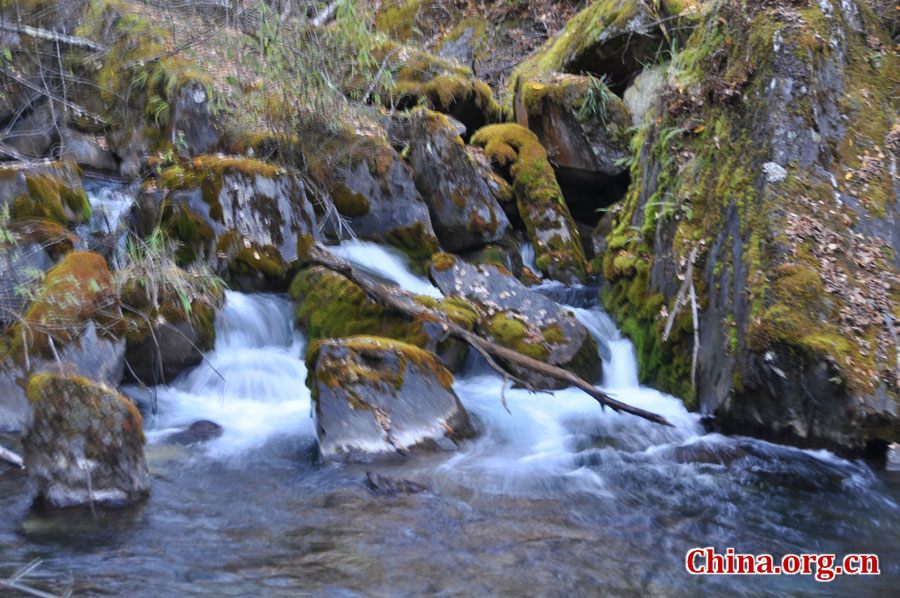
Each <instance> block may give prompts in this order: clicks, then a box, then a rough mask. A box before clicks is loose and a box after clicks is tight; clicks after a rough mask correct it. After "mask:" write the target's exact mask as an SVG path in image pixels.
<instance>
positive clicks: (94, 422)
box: [22, 374, 150, 508]
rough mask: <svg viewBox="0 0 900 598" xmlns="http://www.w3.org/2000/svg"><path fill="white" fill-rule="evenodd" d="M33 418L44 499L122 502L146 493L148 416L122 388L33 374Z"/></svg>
mask: <svg viewBox="0 0 900 598" xmlns="http://www.w3.org/2000/svg"><path fill="white" fill-rule="evenodd" d="M27 395H28V400H29V401H30V403H31V405H32V408H33V410H34V421H33V422H32V423H31V425H30V426H29V428H28V431H27V433H26V434H25V436H24V437H23V439H22V445H23V447H24V449H25V465H26V469H27V471H28V475H29V476H30V477H31V479H32V480H33V481H34V482H35V484H36V486H37V500H38V501H39V502H43V503H45V504H48V505H50V506H53V507H57V508H66V507H74V506H82V505H89V504H90V505H101V506H110V507H122V506H126V505H129V504H132V503H134V502H136V501H139V500H141V499H142V498H144V497H146V496H147V495H148V494H149V492H150V473H149V470H148V468H147V463H146V461H145V460H144V442H145V440H144V432H143V430H142V425H143V419H142V418H141V414H140V413H139V412H138V410H137V408H136V407H135V406H134V405H133V404H132V403H131V401H129V400H128V399H126V398H125V397H123V396H122V395H120V394H118V393H117V392H116V391H115V390H113V389H111V388H109V387H108V386H104V385H101V384H96V383H93V382H90V381H88V380H85V379H83V378H74V377H64V376H58V375H53V374H41V375H36V376H32V378H31V379H30V380H29V382H28V391H27Z"/></svg>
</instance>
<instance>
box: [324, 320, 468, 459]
mask: <svg viewBox="0 0 900 598" xmlns="http://www.w3.org/2000/svg"><path fill="white" fill-rule="evenodd" d="M307 363H308V365H309V376H308V379H307V385H308V386H309V387H310V389H311V390H312V395H313V400H314V401H315V413H316V431H317V433H318V436H319V450H320V453H321V455H322V458H323V459H324V460H326V461H333V460H346V459H358V458H365V457H371V456H375V455H391V454H396V453H400V454H406V453H407V452H408V451H410V450H413V449H423V448H432V449H433V448H438V449H444V450H448V449H454V448H455V447H456V445H457V444H458V443H459V442H460V441H462V440H463V439H465V438H469V437H471V436H474V435H475V432H474V429H473V428H472V425H471V423H470V422H469V417H468V414H467V413H466V411H465V409H464V408H463V406H462V404H461V403H460V402H459V399H458V398H457V397H456V394H455V393H454V392H453V389H452V387H451V384H452V382H453V376H452V375H451V374H450V372H448V371H447V370H446V369H445V368H444V366H443V365H442V364H441V362H440V360H439V359H438V358H437V357H436V356H435V355H434V354H432V353H429V352H427V351H423V350H422V349H420V348H418V347H415V346H413V345H408V344H405V343H402V342H399V341H396V340H392V339H387V338H378V337H366V336H355V337H350V338H344V339H333V340H325V341H318V342H316V343H314V344H313V345H312V346H311V347H310V349H309V351H308V353H307Z"/></svg>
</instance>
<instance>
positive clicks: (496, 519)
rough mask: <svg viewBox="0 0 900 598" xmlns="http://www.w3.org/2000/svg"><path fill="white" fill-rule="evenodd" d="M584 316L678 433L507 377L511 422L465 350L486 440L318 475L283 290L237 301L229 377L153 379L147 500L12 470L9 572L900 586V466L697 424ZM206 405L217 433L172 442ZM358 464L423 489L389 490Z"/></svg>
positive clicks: (107, 588) (191, 590) (766, 592)
mask: <svg viewBox="0 0 900 598" xmlns="http://www.w3.org/2000/svg"><path fill="white" fill-rule="evenodd" d="M338 252H339V253H340V254H341V255H343V256H344V257H346V258H347V259H350V260H352V261H354V262H355V263H357V264H358V265H359V266H360V267H362V268H365V269H366V270H367V271H369V272H372V273H374V274H376V275H378V276H380V277H381V278H382V279H385V280H389V281H394V282H396V283H397V284H400V285H401V286H403V287H405V288H409V289H411V290H414V291H415V292H417V293H426V294H434V293H435V292H437V289H435V288H434V287H432V286H431V285H430V283H429V282H428V281H427V280H425V279H423V278H421V277H418V276H416V275H414V274H413V273H411V272H409V271H408V270H407V269H406V266H405V264H404V263H403V261H402V259H400V258H399V257H398V256H397V255H395V254H393V253H391V252H389V251H388V250H385V249H383V248H380V247H378V246H375V245H371V244H367V243H361V242H355V243H345V244H344V245H343V246H342V247H341V248H339V249H338ZM576 291H577V289H576ZM547 292H548V294H550V295H553V296H554V297H555V296H557V295H558V294H559V293H558V289H557V290H556V291H554V289H553V288H552V287H551V285H548V289H547ZM438 295H439V292H438ZM564 296H566V297H569V296H571V297H574V298H584V297H591V296H596V293H591V292H573V293H569V294H567V295H566V294H564ZM571 309H572V310H573V311H574V312H575V313H576V315H577V317H578V319H579V320H580V321H581V322H582V323H583V324H584V325H585V326H586V327H587V328H588V329H589V330H590V332H591V334H593V335H594V336H595V338H596V339H597V340H598V343H599V344H600V345H601V348H602V353H601V355H602V356H603V357H604V371H605V379H604V380H603V384H602V388H603V389H605V390H607V391H608V392H610V393H611V394H614V395H615V396H616V397H617V398H618V399H620V400H622V401H625V402H627V403H630V404H633V405H636V406H639V407H642V408H644V409H648V410H651V411H655V412H657V413H661V414H662V415H664V416H665V417H667V418H668V419H669V421H671V422H673V424H674V427H673V428H664V427H661V426H658V425H654V424H651V423H649V422H646V421H644V420H641V419H638V418H636V417H632V416H627V415H618V414H615V413H612V412H610V411H608V410H607V411H604V410H602V409H601V408H600V406H599V405H598V404H597V403H596V402H595V401H594V400H593V399H592V398H590V397H589V396H587V395H585V394H583V393H581V392H580V391H577V390H573V389H566V390H560V391H556V392H554V393H552V395H551V394H548V393H542V394H530V393H528V392H526V391H523V390H517V389H512V390H507V391H506V400H507V403H508V405H509V410H510V412H511V413H507V411H506V410H505V409H504V407H503V405H502V404H501V401H500V393H501V383H502V381H501V379H500V378H499V377H498V376H497V375H496V374H495V373H493V372H492V371H491V370H489V369H487V368H486V366H485V365H484V364H483V363H482V362H480V361H479V360H478V359H476V358H474V357H471V356H470V358H469V361H468V362H467V363H466V366H465V368H464V370H463V372H461V373H460V374H458V375H457V376H456V382H455V384H454V388H455V390H456V392H457V394H458V395H459V397H460V399H461V401H462V402H463V404H464V405H465V407H466V408H467V409H468V411H469V413H470V414H471V415H472V416H473V418H474V419H475V421H476V422H477V426H478V429H479V435H478V437H477V438H475V439H473V440H470V441H467V442H465V443H464V444H463V446H462V449H461V450H460V451H458V452H456V453H439V454H426V455H419V456H416V457H415V458H411V459H408V460H406V461H391V462H389V463H379V464H368V465H363V464H347V465H327V466H323V465H321V464H319V463H318V462H317V455H316V437H315V428H314V425H313V421H312V419H311V417H310V414H311V400H310V394H309V390H308V389H307V387H306V385H305V384H304V381H305V378H306V367H305V365H304V362H303V355H304V348H305V339H304V338H303V337H302V335H301V334H300V333H299V332H297V331H296V330H294V329H293V327H292V308H291V305H290V303H289V302H288V301H287V299H286V298H284V297H282V296H278V295H266V294H242V293H236V292H231V291H229V292H228V293H227V303H226V306H225V308H224V309H223V311H222V312H221V314H220V316H219V318H218V321H217V332H218V336H217V340H216V346H215V349H214V350H213V351H211V352H210V353H209V354H208V355H207V359H208V360H209V363H210V364H211V365H212V366H213V367H215V370H216V371H218V372H219V373H221V377H220V376H219V374H218V373H217V372H216V371H214V370H213V369H212V368H211V367H209V366H208V365H206V364H201V365H199V366H197V367H196V368H194V369H193V370H190V371H188V372H185V373H183V374H182V375H181V376H180V377H179V378H177V379H176V380H174V381H172V383H171V385H170V386H167V387H159V388H158V389H157V402H158V412H157V414H156V415H155V416H154V415H148V416H147V417H146V420H145V426H146V433H147V438H148V446H147V459H148V463H149V464H150V468H151V472H152V475H153V490H152V495H151V497H150V498H149V500H147V501H146V502H145V503H143V504H142V505H140V506H138V507H136V508H131V509H127V510H123V511H107V512H102V513H98V514H97V517H96V518H95V517H92V516H91V513H90V512H89V511H86V512H85V511H69V512H62V513H50V514H47V513H38V512H35V511H33V510H31V509H30V495H29V493H28V491H27V490H26V489H25V488H24V484H25V477H24V476H23V475H22V474H20V473H18V472H13V471H8V472H6V473H5V474H2V475H0V577H5V576H7V575H9V574H11V573H12V572H13V571H14V570H15V569H16V568H17V567H19V566H21V565H23V564H25V563H28V562H29V561H31V560H33V559H37V558H39V559H42V560H43V563H42V565H41V566H40V567H39V568H38V569H37V570H36V571H35V572H34V573H33V574H32V575H30V576H29V577H28V578H27V580H26V581H28V583H30V584H31V585H35V586H37V587H41V588H42V589H47V590H53V591H58V592H60V593H61V592H62V591H63V590H64V589H65V588H67V587H69V586H70V585H71V588H72V589H73V592H74V595H75V596H336V597H357V596H378V597H395V596H634V597H643V596H653V597H656V596H658V597H680V596H684V597H695V596H703V597H706V596H709V597H719V596H733V597H751V596H752V597H763V596H773V597H774V596H792V597H807V596H808V597H814V596H847V595H853V596H854V597H855V598H862V597H867V596H873V597H886V596H896V595H897V581H898V579H900V506H898V505H900V473H898V472H894V471H890V470H887V471H878V472H876V471H873V470H872V469H870V467H869V466H868V465H867V464H865V463H863V462H851V461H846V460H843V459H840V458H837V457H835V456H834V455H832V454H830V453H828V452H826V451H808V450H799V449H794V448H789V447H784V446H778V445H774V444H770V443H766V442H762V441H759V440H753V439H749V438H743V437H726V436H722V435H720V434H710V433H706V432H705V431H704V429H703V427H702V426H701V425H700V423H699V418H698V416H697V415H696V414H692V413H689V412H687V411H686V410H685V409H684V407H683V406H682V404H681V402H680V401H679V400H677V399H675V398H673V397H670V396H668V395H665V394H662V393H659V392H656V391H654V390H652V389H650V388H646V387H642V386H640V385H639V384H638V381H637V364H636V361H635V357H634V351H633V349H632V346H631V343H630V342H629V341H628V340H627V339H624V338H622V337H621V336H620V334H619V332H618V331H617V330H616V328H615V326H614V324H613V323H612V321H611V320H610V318H609V317H608V316H607V315H606V314H604V313H603V312H602V310H601V309H600V308H598V307H597V306H596V305H592V304H591V302H590V301H588V300H583V301H581V303H580V304H579V305H575V306H573V307H572V308H571ZM198 419H209V420H212V421H215V422H216V423H218V424H220V425H221V426H223V428H224V433H223V435H222V436H221V437H219V438H218V439H215V440H212V441H210V442H207V443H204V444H201V445H193V446H190V447H182V446H175V445H171V444H168V443H167V442H166V440H165V439H166V437H167V436H168V435H169V434H170V433H171V432H173V431H175V430H177V429H180V428H183V427H184V426H186V425H188V424H190V423H191V422H193V421H195V420H198ZM368 470H371V471H377V472H378V473H380V474H381V475H385V476H389V477H392V478H401V479H409V480H413V481H415V482H418V483H420V484H423V485H425V486H427V487H428V488H429V490H427V491H426V492H423V493H420V494H413V495H404V496H381V495H376V494H374V493H372V492H370V491H369V490H368V489H367V488H366V486H365V484H364V480H365V474H366V471H368ZM705 546H714V547H715V548H716V549H717V551H718V552H720V553H723V552H724V551H725V549H726V548H727V547H734V548H735V550H736V551H738V552H743V553H748V552H749V553H773V554H775V555H776V556H780V555H782V554H785V553H788V552H818V553H823V552H825V553H836V554H838V555H839V556H842V555H843V554H845V553H850V552H862V553H875V554H878V555H879V556H880V564H881V569H882V574H881V575H880V576H866V577H850V576H844V577H837V578H836V579H835V580H834V581H832V582H829V583H822V582H817V581H816V580H815V579H814V577H813V576H809V575H805V576H804V575H800V576H796V575H795V576H791V575H783V576H766V577H747V576H732V577H725V576H691V575H688V574H687V573H686V572H685V568H684V559H685V553H686V552H687V550H689V549H690V548H692V547H705Z"/></svg>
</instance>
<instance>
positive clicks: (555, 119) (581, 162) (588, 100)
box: [514, 73, 631, 214]
mask: <svg viewBox="0 0 900 598" xmlns="http://www.w3.org/2000/svg"><path fill="white" fill-rule="evenodd" d="M514 107H515V119H516V122H517V123H518V124H520V125H522V126H523V127H527V128H529V129H531V130H532V131H534V133H535V134H536V135H537V138H538V141H540V143H541V145H543V146H544V147H545V148H548V156H549V158H550V159H551V160H552V161H553V163H554V166H555V170H556V177H557V179H558V180H559V182H560V185H561V186H563V188H564V189H565V188H566V186H572V187H576V188H594V189H599V190H601V191H602V187H601V185H603V184H604V183H606V182H609V181H610V180H611V179H613V178H614V177H616V176H619V175H621V174H623V173H624V172H625V171H626V169H627V165H626V163H625V158H626V157H627V156H628V129H629V128H630V126H631V116H630V115H629V113H628V109H627V108H626V107H625V104H624V103H622V100H620V99H619V97H618V96H616V95H615V94H614V93H613V92H612V91H610V90H609V88H608V87H607V86H606V84H605V83H604V82H603V81H601V80H599V79H593V78H591V77H584V76H578V75H567V74H559V73H555V74H550V75H543V76H540V77H536V78H533V79H526V78H520V79H519V83H518V87H517V88H516V97H515V101H514ZM616 199H618V198H616ZM588 201H589V202H591V203H592V204H593V205H589V206H586V209H585V210H584V211H585V212H587V213H589V214H590V213H591V212H593V211H595V210H596V209H597V208H599V207H605V205H604V202H603V201H602V193H600V192H595V193H594V194H593V198H592V200H588ZM568 203H569V204H570V205H569V209H570V210H574V209H575V207H574V206H573V205H571V204H572V200H571V198H569V199H568Z"/></svg>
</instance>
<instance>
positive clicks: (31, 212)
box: [0, 161, 91, 226]
mask: <svg viewBox="0 0 900 598" xmlns="http://www.w3.org/2000/svg"><path fill="white" fill-rule="evenodd" d="M0 204H5V205H7V206H8V207H9V213H10V217H11V218H12V219H36V218H40V219H47V220H51V221H53V222H55V223H57V224H60V225H62V226H70V225H74V224H78V223H80V222H86V221H87V220H88V219H89V218H90V216H91V206H90V202H88V198H87V194H86V193H85V192H84V189H83V188H82V185H81V169H79V168H78V166H77V165H75V164H73V163H71V162H54V161H44V162H34V163H25V164H22V163H12V164H10V165H4V166H0Z"/></svg>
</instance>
